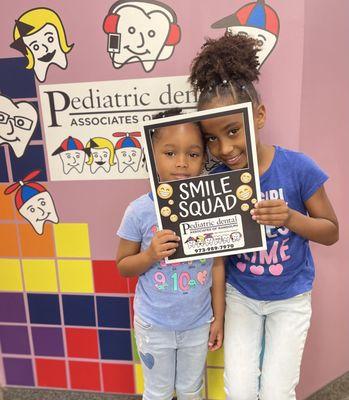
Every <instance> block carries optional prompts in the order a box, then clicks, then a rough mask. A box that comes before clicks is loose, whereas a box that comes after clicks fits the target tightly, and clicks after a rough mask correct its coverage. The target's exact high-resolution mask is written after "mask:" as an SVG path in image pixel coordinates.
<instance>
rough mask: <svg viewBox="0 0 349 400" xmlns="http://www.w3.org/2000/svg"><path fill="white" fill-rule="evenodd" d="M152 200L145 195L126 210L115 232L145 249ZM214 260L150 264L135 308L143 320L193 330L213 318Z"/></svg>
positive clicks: (152, 225) (152, 227)
mask: <svg viewBox="0 0 349 400" xmlns="http://www.w3.org/2000/svg"><path fill="white" fill-rule="evenodd" d="M157 229H158V227H157V220H156V214H155V207H154V202H153V200H152V198H151V196H149V194H145V195H143V196H141V197H139V198H138V199H136V200H135V201H133V202H132V203H131V204H130V205H129V206H128V208H127V209H126V212H125V215H124V218H123V220H122V222H121V225H120V228H119V230H118V232H117V234H118V235H119V236H120V237H121V238H123V239H126V240H131V241H133V242H138V243H140V244H141V251H144V250H146V249H147V248H148V247H149V245H150V243H151V240H152V238H153V236H154V233H155V232H156V231H157ZM212 264H213V259H206V260H200V261H192V262H187V263H176V264H166V263H165V261H161V262H157V263H155V264H153V265H152V266H151V267H150V268H149V270H147V271H146V272H144V273H143V274H141V275H140V276H139V279H138V283H137V287H136V294H135V302H134V309H135V315H136V316H139V318H140V319H142V320H143V321H145V322H148V323H151V324H153V325H155V326H159V327H162V328H165V329H169V330H187V329H194V328H197V327H199V326H201V325H204V324H205V323H208V322H210V321H211V319H212V307H211V291H210V288H211V286H212Z"/></svg>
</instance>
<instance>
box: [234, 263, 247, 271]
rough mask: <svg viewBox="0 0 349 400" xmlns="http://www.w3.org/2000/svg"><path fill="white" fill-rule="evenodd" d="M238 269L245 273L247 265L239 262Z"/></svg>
mask: <svg viewBox="0 0 349 400" xmlns="http://www.w3.org/2000/svg"><path fill="white" fill-rule="evenodd" d="M236 268H237V269H239V270H240V271H241V272H245V269H246V264H245V263H243V262H241V261H239V262H238V263H237V264H236Z"/></svg>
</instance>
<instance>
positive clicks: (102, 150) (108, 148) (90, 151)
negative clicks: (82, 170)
mask: <svg viewBox="0 0 349 400" xmlns="http://www.w3.org/2000/svg"><path fill="white" fill-rule="evenodd" d="M86 152H87V155H88V161H87V164H88V165H89V166H90V171H91V172H92V174H95V173H96V171H97V170H99V169H102V170H104V171H105V172H109V171H110V168H111V166H112V165H114V164H115V161H114V159H115V155H114V145H113V143H112V142H111V141H110V140H109V139H105V138H102V137H95V138H93V139H91V140H90V141H89V142H88V143H87V145H86Z"/></svg>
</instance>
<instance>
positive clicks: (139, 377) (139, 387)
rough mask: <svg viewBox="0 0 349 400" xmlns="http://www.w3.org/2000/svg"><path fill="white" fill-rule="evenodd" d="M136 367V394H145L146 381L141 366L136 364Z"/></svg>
mask: <svg viewBox="0 0 349 400" xmlns="http://www.w3.org/2000/svg"><path fill="white" fill-rule="evenodd" d="M134 367H135V378H136V394H143V391H144V381H143V372H142V366H141V364H134Z"/></svg>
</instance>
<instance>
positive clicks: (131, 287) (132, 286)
mask: <svg viewBox="0 0 349 400" xmlns="http://www.w3.org/2000/svg"><path fill="white" fill-rule="evenodd" d="M127 280H128V292H129V293H134V292H135V291H136V285H137V282H138V277H137V276H135V277H132V278H128V279H127Z"/></svg>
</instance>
